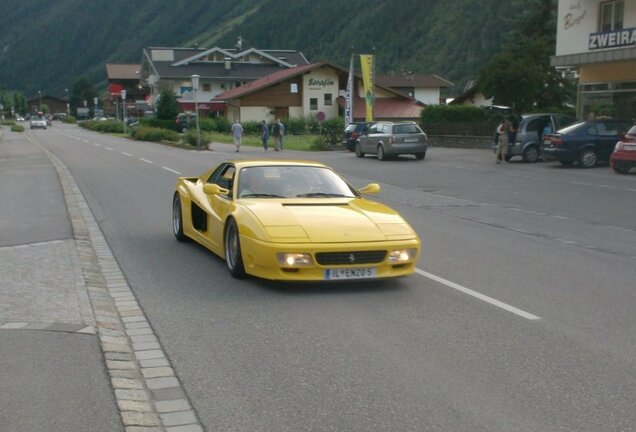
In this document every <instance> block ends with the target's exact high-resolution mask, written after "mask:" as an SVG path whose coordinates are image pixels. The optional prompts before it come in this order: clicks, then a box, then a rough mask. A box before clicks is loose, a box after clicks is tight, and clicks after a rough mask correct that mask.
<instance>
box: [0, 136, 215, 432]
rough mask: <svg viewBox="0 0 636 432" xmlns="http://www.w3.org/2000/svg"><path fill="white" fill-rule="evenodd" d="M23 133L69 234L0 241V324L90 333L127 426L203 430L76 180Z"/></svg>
mask: <svg viewBox="0 0 636 432" xmlns="http://www.w3.org/2000/svg"><path fill="white" fill-rule="evenodd" d="M27 139H29V141H31V142H32V143H33V144H34V145H35V146H37V147H38V148H39V149H40V150H41V151H42V152H44V153H45V154H46V156H47V157H48V158H49V160H50V161H51V162H52V164H53V165H54V166H55V169H56V171H57V174H58V176H59V179H60V183H61V185H62V190H63V192H64V198H65V201H66V205H67V209H68V213H69V216H70V219H71V224H72V228H73V234H74V239H71V240H53V241H46V242H41V243H32V244H26V245H17V246H7V247H0V264H2V265H0V280H1V281H2V283H0V331H20V330H48V331H63V332H81V333H93V334H95V335H96V337H98V338H99V342H100V346H101V350H102V354H103V360H104V363H105V368H106V370H107V372H108V374H109V376H110V382H111V387H112V391H113V394H114V397H115V401H116V403H117V407H118V408H119V412H120V415H121V422H122V424H123V426H124V428H125V431H126V432H158V431H164V432H202V431H203V427H202V425H201V423H200V421H199V419H198V416H197V414H196V412H195V411H194V410H193V409H192V407H191V404H190V401H189V400H188V398H187V396H186V394H185V392H184V390H183V387H182V385H181V383H180V381H179V379H178V377H177V376H176V374H175V371H174V370H173V368H172V367H171V365H170V362H169V359H168V358H167V357H166V355H165V353H164V351H163V349H162V347H161V344H160V342H159V340H158V338H157V336H156V335H155V334H154V331H153V329H152V327H151V325H150V323H149V322H148V320H147V319H146V317H145V314H144V312H143V311H142V310H141V308H140V306H139V304H138V302H137V299H136V297H135V295H134V294H133V292H132V291H131V289H130V287H129V286H128V283H127V282H126V279H125V278H124V276H123V274H122V272H121V269H120V268H119V266H118V264H117V262H116V260H115V258H114V256H113V255H112V252H111V251H110V248H109V246H108V244H107V243H106V240H105V238H104V237H103V235H102V233H101V230H100V229H99V226H98V224H97V222H96V221H95V219H94V217H93V215H92V213H91V210H90V208H89V207H88V205H87V203H86V201H85V200H84V198H83V196H82V193H81V191H80V189H79V187H78V186H77V184H76V183H75V181H74V179H73V178H72V176H71V174H70V172H69V171H68V169H67V168H66V167H65V165H64V164H63V163H62V161H61V160H59V159H58V158H57V157H56V156H55V155H54V154H52V153H51V152H49V151H48V150H47V149H45V148H44V147H42V146H41V145H40V144H38V143H37V142H36V141H35V140H33V139H32V138H30V137H29V136H28V135H27ZM0 429H1V427H0ZM87 430H88V429H87Z"/></svg>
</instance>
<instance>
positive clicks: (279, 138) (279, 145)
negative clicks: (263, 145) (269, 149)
mask: <svg viewBox="0 0 636 432" xmlns="http://www.w3.org/2000/svg"><path fill="white" fill-rule="evenodd" d="M272 136H273V137H274V138H276V146H275V147H274V150H276V151H283V140H284V136H285V125H284V124H283V122H281V121H280V119H276V123H274V127H273V128H272Z"/></svg>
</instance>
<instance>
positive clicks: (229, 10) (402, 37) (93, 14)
mask: <svg viewBox="0 0 636 432" xmlns="http://www.w3.org/2000/svg"><path fill="white" fill-rule="evenodd" d="M521 7H522V3H521V1H520V0H512V1H510V2H506V3H505V6H502V3H501V2H500V1H498V0H483V1H478V0H447V1H439V0H401V1H399V2H388V1H385V0H348V1H347V2H342V1H341V0H312V1H309V0H293V1H289V0H214V1H209V0H190V1H188V2H174V1H167V0H152V1H151V0H137V1H135V2H130V1H128V0H108V1H106V0H97V1H83V0H55V1H53V2H52V1H50V0H29V1H28V2H25V1H23V0H3V1H2V13H1V14H0V29H3V30H2V31H0V88H4V89H12V90H19V91H22V92H24V93H25V94H27V95H33V94H35V92H37V91H38V90H42V92H43V93H45V94H51V95H58V96H60V95H64V89H65V88H69V87H71V86H72V84H73V83H74V82H75V81H76V80H77V79H79V78H80V77H82V76H87V77H88V78H89V79H90V80H91V81H92V82H94V83H95V84H96V85H97V86H104V85H105V83H106V75H105V67H104V64H105V63H138V62H140V60H141V50H142V48H144V47H148V46H192V45H194V44H195V43H198V44H199V46H204V47H212V46H221V47H233V46H234V44H235V42H236V39H237V37H238V36H241V37H242V38H243V40H244V41H245V42H244V44H243V47H244V48H248V47H251V46H254V47H257V48H270V49H296V50H300V51H302V52H303V53H304V54H305V56H306V57H307V58H308V59H309V60H310V61H318V60H329V61H331V62H334V63H336V64H339V65H341V66H346V65H348V61H349V56H350V53H351V47H352V46H353V47H354V50H355V52H357V53H360V52H371V51H372V50H373V48H375V52H376V57H377V72H378V73H389V72H392V73H401V72H402V71H413V72H416V73H435V74H438V75H440V76H442V77H444V78H446V79H449V80H451V81H453V82H455V83H456V84H457V85H458V86H461V85H463V83H464V82H466V81H467V80H469V79H474V78H475V76H476V75H477V72H478V71H479V69H480V68H481V67H482V66H483V65H484V64H485V63H486V62H487V61H488V60H489V59H490V57H491V56H492V55H493V54H495V53H497V52H498V51H499V49H500V48H501V46H502V44H503V41H504V38H505V35H506V33H507V32H508V30H510V28H509V26H510V20H511V17H514V16H515V15H516V14H517V13H519V12H520V11H521Z"/></svg>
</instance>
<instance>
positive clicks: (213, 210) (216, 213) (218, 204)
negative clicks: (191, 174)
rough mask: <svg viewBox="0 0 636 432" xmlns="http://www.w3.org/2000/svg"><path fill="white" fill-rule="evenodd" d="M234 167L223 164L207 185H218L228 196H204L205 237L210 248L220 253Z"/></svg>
mask: <svg viewBox="0 0 636 432" xmlns="http://www.w3.org/2000/svg"><path fill="white" fill-rule="evenodd" d="M235 174H236V167H235V166H234V165H233V164H230V163H228V164H224V165H221V166H220V167H219V169H217V170H215V171H214V172H213V173H212V175H211V176H210V178H208V181H207V183H213V184H216V185H219V186H220V187H222V188H224V189H228V190H229V191H230V193H229V194H227V195H226V194H217V195H206V198H207V200H208V206H206V207H207V210H208V212H209V214H208V218H207V219H208V230H207V231H206V237H207V240H208V242H209V244H210V247H211V248H213V249H214V250H216V251H219V252H221V253H222V251H223V230H224V228H225V227H224V225H225V219H226V218H227V214H228V212H229V209H230V206H231V205H232V197H233V194H232V192H233V188H234V178H235Z"/></svg>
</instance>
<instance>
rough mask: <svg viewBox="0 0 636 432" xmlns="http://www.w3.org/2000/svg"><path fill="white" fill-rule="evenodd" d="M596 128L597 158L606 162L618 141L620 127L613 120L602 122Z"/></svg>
mask: <svg viewBox="0 0 636 432" xmlns="http://www.w3.org/2000/svg"><path fill="white" fill-rule="evenodd" d="M598 126H599V127H598V140H597V142H598V144H597V146H598V156H599V159H601V160H608V159H609V156H610V153H612V150H614V146H615V145H616V142H617V141H618V137H619V135H620V131H621V129H622V126H621V124H620V123H619V122H617V121H615V120H605V121H602V122H600V123H599V125H598Z"/></svg>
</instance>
